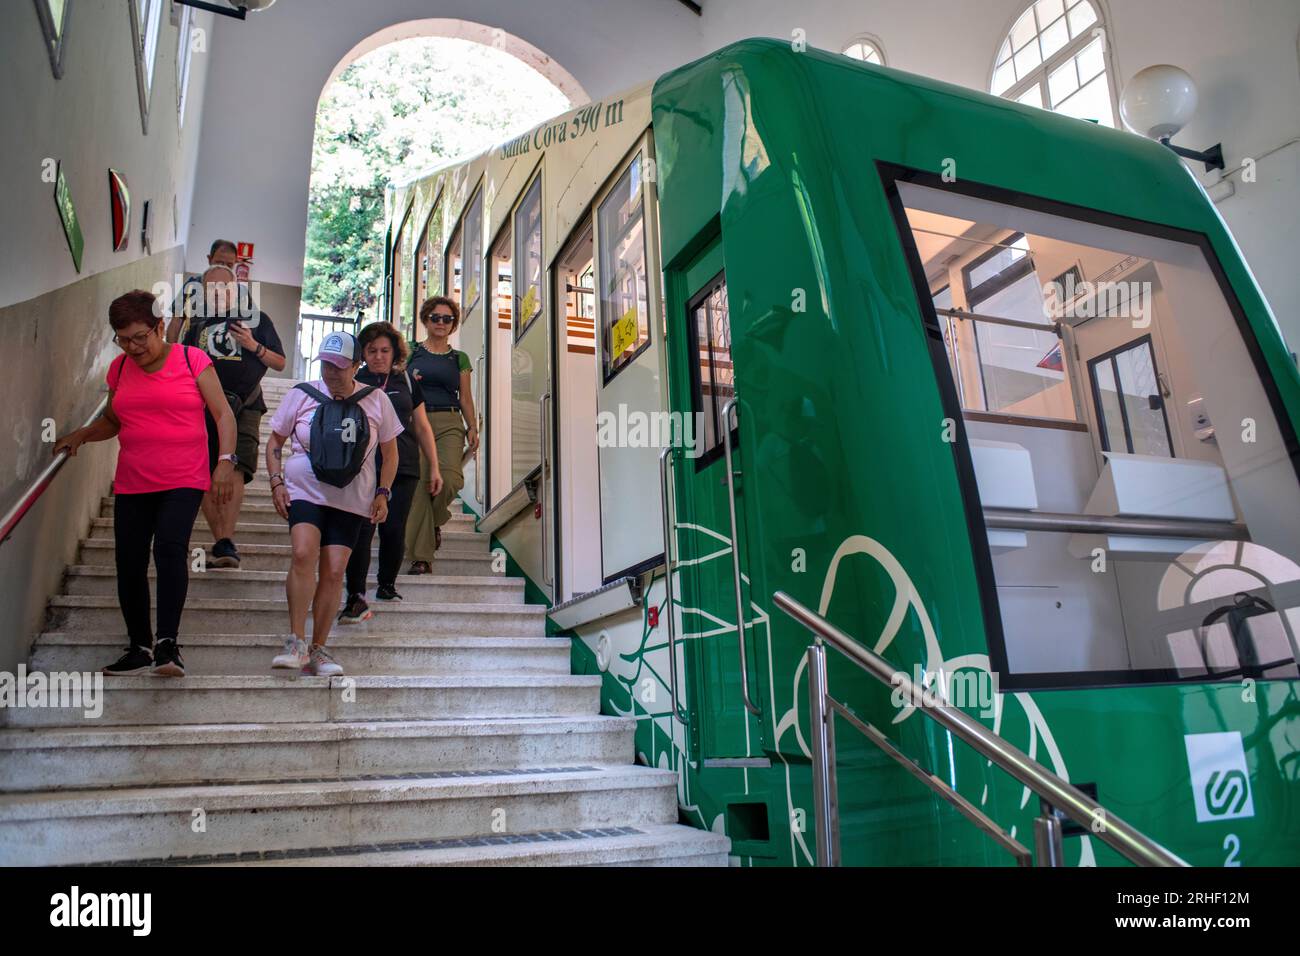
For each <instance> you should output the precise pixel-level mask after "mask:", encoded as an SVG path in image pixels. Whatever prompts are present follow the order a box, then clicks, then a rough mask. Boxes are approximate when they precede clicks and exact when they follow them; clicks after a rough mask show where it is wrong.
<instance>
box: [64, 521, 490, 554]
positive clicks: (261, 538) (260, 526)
mask: <svg viewBox="0 0 1300 956" xmlns="http://www.w3.org/2000/svg"><path fill="white" fill-rule="evenodd" d="M113 520H114V519H112V518H95V519H93V520H92V521H91V526H90V536H91V537H92V538H107V539H110V540H111V539H112V537H113ZM490 540H491V536H490V535H486V534H479V533H478V532H476V531H444V532H443V533H442V546H443V547H444V548H447V549H448V550H452V551H477V552H480V553H482V552H485V551H487V550H488V545H489V542H490ZM235 542H236V544H237V545H238V546H239V548H240V550H241V552H242V550H243V546H244V545H245V544H288V543H289V523H288V522H287V521H282V520H280V518H279V517H278V516H277V517H276V518H275V520H274V522H272V521H270V520H269V519H268V520H267V521H265V522H262V521H247V520H244V519H242V518H241V519H240V521H239V523H238V524H237V525H236V526H235ZM190 544H191V546H193V547H197V546H199V545H204V546H210V545H211V544H212V531H211V529H210V528H208V523H207V522H206V521H204V520H203V519H202V518H199V520H197V521H195V522H194V532H193V534H192V535H191V536H190ZM439 553H441V552H439Z"/></svg>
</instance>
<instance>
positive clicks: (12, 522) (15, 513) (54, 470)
mask: <svg viewBox="0 0 1300 956" xmlns="http://www.w3.org/2000/svg"><path fill="white" fill-rule="evenodd" d="M106 408H108V396H107V395H105V396H104V397H103V398H102V399H101V400H100V402H99V404H98V405H96V406H95V410H94V411H93V412H91V413H90V417H89V418H87V419H86V421H85V423H84V424H83V425H82V426H81V427H82V428H88V427H89V426H91V425H93V424H94V422H95V419H97V418H99V416H100V415H102V414H104V409H106ZM69 457H70V456H69V455H68V453H67V451H66V450H65V451H61V452H59V453H58V454H57V455H55V456H54V460H53V461H51V462H50V463H49V464H48V465H46V466H45V467H44V468H42V469H41V473H40V474H39V475H37V476H36V480H35V481H33V482H32V483H31V485H29V486H28V488H27V490H26V491H25V492H24V493H23V496H22V497H21V498H19V499H18V503H17V504H15V505H14V506H13V507H12V508H10V509H9V510H8V511H6V512H5V516H4V518H3V520H0V545H3V544H4V543H5V542H6V541H8V540H9V536H10V535H11V534H13V531H14V529H15V528H17V527H18V523H19V522H20V521H22V520H23V517H24V516H25V515H26V514H27V512H29V511H31V510H32V506H33V505H35V504H36V502H37V501H38V500H39V499H40V497H41V495H43V494H45V489H47V488H49V487H50V484H51V483H52V482H53V481H54V476H55V475H57V474H58V473H59V471H60V470H61V469H62V468H63V466H64V464H65V463H66V462H67V460H68V458H69Z"/></svg>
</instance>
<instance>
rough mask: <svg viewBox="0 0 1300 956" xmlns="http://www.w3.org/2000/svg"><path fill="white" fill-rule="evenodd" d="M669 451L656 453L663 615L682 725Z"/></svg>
mask: <svg viewBox="0 0 1300 956" xmlns="http://www.w3.org/2000/svg"><path fill="white" fill-rule="evenodd" d="M672 466H673V449H672V446H671V445H670V446H668V447H667V448H665V449H664V450H663V451H661V452H660V453H659V506H660V512H661V513H662V515H663V526H664V594H665V597H664V613H665V614H667V615H668V692H669V694H670V695H671V696H672V701H671V703H672V708H673V718H674V719H675V720H676V721H677V722H678V723H679V724H681V725H682V726H683V727H685V726H686V718H685V717H683V716H682V714H681V711H680V710H679V709H678V707H677V624H676V623H675V621H674V617H675V615H674V614H673V528H674V527H675V526H676V524H677V522H676V520H675V516H674V511H673V507H672V503H671V502H672V495H671V488H670V487H669V485H670V482H671V479H670V478H669V475H670V473H671V471H672Z"/></svg>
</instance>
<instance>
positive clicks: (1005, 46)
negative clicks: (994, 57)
mask: <svg viewBox="0 0 1300 956" xmlns="http://www.w3.org/2000/svg"><path fill="white" fill-rule="evenodd" d="M1009 59H1011V41H1010V40H1003V41H1002V46H1001V47H999V48H998V64H999V65H1001V64H1003V63H1005V62H1007V60H1009Z"/></svg>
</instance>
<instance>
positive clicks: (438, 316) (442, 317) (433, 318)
mask: <svg viewBox="0 0 1300 956" xmlns="http://www.w3.org/2000/svg"><path fill="white" fill-rule="evenodd" d="M429 321H430V322H437V323H439V324H442V323H448V324H450V323H452V322H455V321H456V317H455V316H454V315H448V314H447V313H446V312H434V313H432V314H430V316H429Z"/></svg>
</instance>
